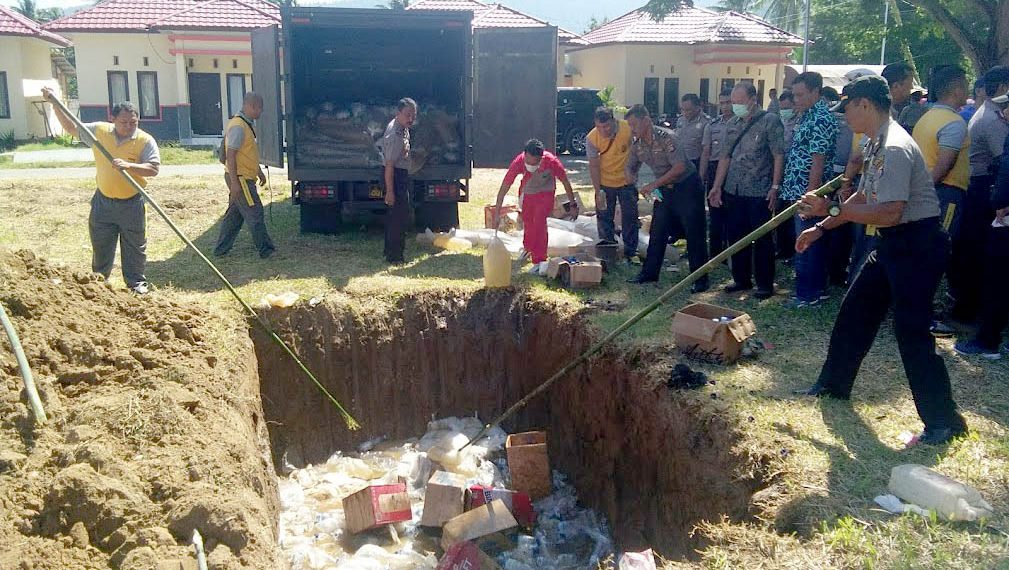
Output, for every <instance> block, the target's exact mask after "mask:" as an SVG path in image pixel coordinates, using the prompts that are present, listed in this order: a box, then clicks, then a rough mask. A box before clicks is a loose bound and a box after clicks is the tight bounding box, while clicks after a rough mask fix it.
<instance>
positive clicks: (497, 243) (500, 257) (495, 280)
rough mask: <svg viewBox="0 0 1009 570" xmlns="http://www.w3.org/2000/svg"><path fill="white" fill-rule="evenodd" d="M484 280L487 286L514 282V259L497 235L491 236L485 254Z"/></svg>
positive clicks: (502, 285)
mask: <svg viewBox="0 0 1009 570" xmlns="http://www.w3.org/2000/svg"><path fill="white" fill-rule="evenodd" d="M483 282H484V286H485V287H508V286H510V285H511V283H512V259H511V256H510V255H508V249H507V248H506V247H505V244H504V242H502V241H501V240H500V239H498V237H497V236H494V237H492V238H491V240H490V243H488V244H487V252H486V253H484V254H483Z"/></svg>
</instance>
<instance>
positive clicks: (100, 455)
mask: <svg viewBox="0 0 1009 570" xmlns="http://www.w3.org/2000/svg"><path fill="white" fill-rule="evenodd" d="M0 302H2V303H3V304H4V306H5V307H6V308H7V311H8V313H9V315H10V316H11V317H12V320H13V322H14V325H15V327H16V328H17V329H18V332H19V335H20V337H21V340H22V342H23V345H24V349H25V352H26V353H27V357H28V359H29V361H30V364H31V367H32V370H33V372H34V374H35V376H36V378H37V382H38V383H39V385H40V389H41V391H42V395H43V399H44V404H45V408H46V412H47V414H48V416H49V422H48V423H47V424H46V425H45V426H44V427H41V428H36V427H35V426H34V424H33V420H32V416H31V412H30V411H29V409H28V408H27V407H26V405H25V402H26V401H27V400H26V399H25V398H23V397H22V395H21V391H22V381H21V377H20V375H19V373H18V368H17V364H16V362H15V359H14V357H13V355H12V353H11V351H10V348H9V345H8V344H7V341H6V338H4V339H3V340H2V341H0V568H5V569H7V568H12V569H15V568H16V569H33V570H45V569H54V570H55V569H60V570H63V569H68V568H74V569H92V568H95V569H97V568H124V569H151V568H158V569H159V570H161V569H169V568H179V567H180V566H179V564H180V561H181V560H184V559H185V560H192V558H193V556H192V548H191V547H190V546H189V544H190V539H191V537H192V531H193V529H194V528H197V529H199V531H200V533H202V535H203V536H204V539H205V541H206V544H207V550H208V552H209V554H210V562H211V567H212V568H255V569H266V568H278V567H282V563H281V562H280V561H279V560H278V558H277V548H276V543H277V535H276V521H277V514H278V509H279V506H278V499H277V489H276V478H275V477H274V476H273V473H272V470H271V466H270V465H269V450H268V437H267V434H266V428H265V422H264V421H263V419H262V417H263V413H262V407H261V404H260V398H259V382H258V373H257V368H256V361H255V358H254V356H253V349H252V343H251V342H250V340H249V338H248V336H247V335H246V333H245V328H244V324H243V323H241V322H236V323H235V324H236V326H235V329H234V330H231V331H221V330H220V327H221V324H220V322H219V321H218V322H216V323H214V322H213V321H212V320H211V318H210V317H209V315H207V314H206V313H204V312H202V311H200V310H195V309H192V308H184V307H181V306H179V305H178V304H177V303H175V302H170V301H168V300H165V299H164V298H163V297H161V296H159V295H158V294H152V295H149V296H146V297H144V298H137V297H134V296H132V295H129V294H127V293H124V292H121V291H119V292H117V291H114V290H112V289H110V288H109V287H108V286H106V285H105V284H104V283H100V282H97V281H96V280H95V278H94V277H93V276H91V275H89V274H85V273H74V272H70V271H67V270H65V269H59V268H54V267H52V266H50V265H48V264H46V263H45V262H44V261H41V260H39V259H36V258H35V257H34V256H33V255H32V254H31V253H28V252H19V253H17V254H12V253H9V252H7V251H3V250H0ZM212 325H213V326H212ZM0 334H2V333H0ZM211 335H217V337H218V338H219V337H222V336H223V337H225V338H226V341H224V343H225V344H228V346H227V350H226V351H225V350H221V349H219V348H215V347H214V345H213V344H212V343H211V342H210V340H209V338H210V337H211ZM173 561H175V566H173ZM159 564H160V565H159Z"/></svg>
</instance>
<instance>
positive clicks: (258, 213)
mask: <svg viewBox="0 0 1009 570" xmlns="http://www.w3.org/2000/svg"><path fill="white" fill-rule="evenodd" d="M225 177H227V175H225ZM239 181H240V182H241V184H242V186H243V188H242V193H241V194H240V195H239V197H238V199H237V200H236V199H234V198H232V197H230V194H229V199H228V209H227V210H225V212H224V218H223V219H222V220H221V233H220V234H219V235H218V236H217V245H216V246H215V247H214V254H215V255H224V254H225V253H228V252H229V251H231V247H232V246H233V245H235V238H237V237H238V232H239V231H241V229H242V225H243V224H248V226H249V231H250V232H251V233H252V242H253V243H254V244H255V245H256V251H258V252H259V254H260V255H263V254H266V253H267V252H269V251H271V250H273V249H274V247H273V241H272V240H271V239H270V234H269V233H268V232H267V231H266V218H265V217H264V216H263V201H262V200H261V199H260V198H259V192H257V191H256V181H255V180H249V179H247V178H239Z"/></svg>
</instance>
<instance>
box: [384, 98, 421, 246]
mask: <svg viewBox="0 0 1009 570" xmlns="http://www.w3.org/2000/svg"><path fill="white" fill-rule="evenodd" d="M397 107H398V109H399V110H398V112H397V113H396V116H395V117H394V118H393V119H392V120H391V121H389V125H388V126H387V127H386V128H385V135H384V136H383V137H382V156H383V159H384V161H385V176H384V177H383V178H384V182H385V204H386V206H388V207H389V211H388V213H387V214H386V216H385V260H386V261H388V262H389V263H403V249H404V247H405V245H406V244H405V241H406V224H407V221H408V220H409V219H410V176H409V174H410V173H409V169H410V127H411V126H412V125H413V122H414V121H415V120H416V119H417V102H416V101H414V100H413V99H410V98H409V97H407V98H404V99H400V101H399V104H398V105H397Z"/></svg>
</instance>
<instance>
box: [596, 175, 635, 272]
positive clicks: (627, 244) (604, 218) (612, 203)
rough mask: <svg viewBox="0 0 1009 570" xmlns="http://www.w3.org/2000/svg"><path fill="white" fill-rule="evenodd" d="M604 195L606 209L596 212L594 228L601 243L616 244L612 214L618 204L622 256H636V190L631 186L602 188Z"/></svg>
mask: <svg viewBox="0 0 1009 570" xmlns="http://www.w3.org/2000/svg"><path fill="white" fill-rule="evenodd" d="M602 189H603V192H604V193H605V194H606V209H605V210H597V211H596V228H597V229H598V230H599V239H600V240H601V241H611V242H616V239H615V236H614V235H613V234H614V231H615V229H614V214H615V211H616V209H617V201H619V202H620V218H621V219H620V234H621V237H622V238H623V240H624V256H625V257H628V258H631V257H634V256H635V255H637V254H638V190H637V188H635V186H634V185H633V184H628V185H627V186H623V187H621V188H611V187H609V186H602Z"/></svg>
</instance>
